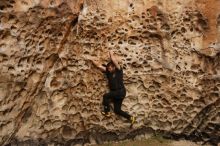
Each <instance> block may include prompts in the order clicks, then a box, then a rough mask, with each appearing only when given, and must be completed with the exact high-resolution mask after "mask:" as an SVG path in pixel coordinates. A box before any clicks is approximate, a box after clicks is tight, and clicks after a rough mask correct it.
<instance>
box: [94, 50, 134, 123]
mask: <svg viewBox="0 0 220 146" xmlns="http://www.w3.org/2000/svg"><path fill="white" fill-rule="evenodd" d="M109 56H110V59H111V61H110V62H109V63H108V64H107V65H106V66H103V65H102V64H101V63H100V62H99V61H98V60H97V59H90V60H91V61H92V62H93V64H94V65H95V66H96V67H98V68H99V69H100V70H102V72H103V73H104V74H105V75H106V76H107V79H108V85H109V89H110V91H109V92H108V93H105V94H104V96H103V102H102V104H103V106H104V111H102V114H103V115H105V116H107V117H110V102H111V101H113V103H114V112H115V113H116V114H118V115H120V116H122V117H124V118H126V119H128V120H129V121H130V122H131V124H134V122H135V118H134V116H131V115H129V114H128V113H127V112H125V111H123V110H122V109H121V106H122V102H123V99H124V97H125V96H126V89H125V86H124V83H123V69H122V67H121V66H120V65H119V63H118V60H117V58H116V57H115V55H114V53H113V52H112V51H110V52H109Z"/></svg>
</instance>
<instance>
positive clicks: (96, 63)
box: [90, 59, 106, 72]
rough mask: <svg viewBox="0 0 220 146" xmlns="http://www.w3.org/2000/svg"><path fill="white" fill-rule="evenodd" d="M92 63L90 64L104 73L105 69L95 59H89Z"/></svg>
mask: <svg viewBox="0 0 220 146" xmlns="http://www.w3.org/2000/svg"><path fill="white" fill-rule="evenodd" d="M90 60H91V61H92V63H93V64H94V65H95V66H96V67H97V68H99V69H100V70H101V71H103V72H104V71H106V68H105V67H104V66H102V65H101V63H100V62H99V61H98V60H97V59H90Z"/></svg>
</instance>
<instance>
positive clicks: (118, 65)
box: [109, 51, 121, 70]
mask: <svg viewBox="0 0 220 146" xmlns="http://www.w3.org/2000/svg"><path fill="white" fill-rule="evenodd" d="M109 55H110V58H111V60H112V62H113V63H114V64H115V66H116V68H117V69H119V70H120V69H121V66H120V64H119V60H118V58H117V57H116V56H115V55H114V52H113V51H110V52H109Z"/></svg>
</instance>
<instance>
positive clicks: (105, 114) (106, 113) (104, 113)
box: [101, 111, 111, 117]
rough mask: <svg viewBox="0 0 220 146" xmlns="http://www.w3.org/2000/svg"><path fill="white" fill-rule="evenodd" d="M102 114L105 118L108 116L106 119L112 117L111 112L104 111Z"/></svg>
mask: <svg viewBox="0 0 220 146" xmlns="http://www.w3.org/2000/svg"><path fill="white" fill-rule="evenodd" d="M101 113H102V114H103V115H104V116H106V117H111V114H110V112H104V111H102V112H101Z"/></svg>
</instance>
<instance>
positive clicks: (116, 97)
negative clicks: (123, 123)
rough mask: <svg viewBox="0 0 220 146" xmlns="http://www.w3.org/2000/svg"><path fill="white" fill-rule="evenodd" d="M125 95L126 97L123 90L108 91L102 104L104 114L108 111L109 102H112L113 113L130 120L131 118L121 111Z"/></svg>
mask: <svg viewBox="0 0 220 146" xmlns="http://www.w3.org/2000/svg"><path fill="white" fill-rule="evenodd" d="M125 95H126V91H125V89H121V90H116V91H110V92H109V93H106V94H104V96H103V103H102V104H103V105H104V111H105V112H109V111H110V102H111V101H113V103H114V112H115V113H116V114H118V115H121V116H123V117H125V118H126V119H130V118H131V116H130V115H129V114H128V113H127V112H124V111H123V110H121V105H122V101H123V99H124V97H125Z"/></svg>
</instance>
